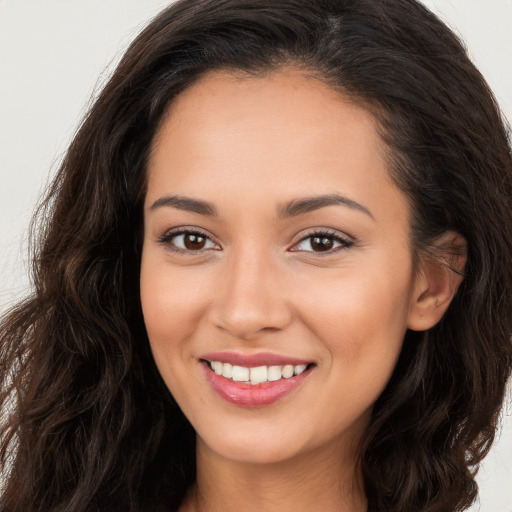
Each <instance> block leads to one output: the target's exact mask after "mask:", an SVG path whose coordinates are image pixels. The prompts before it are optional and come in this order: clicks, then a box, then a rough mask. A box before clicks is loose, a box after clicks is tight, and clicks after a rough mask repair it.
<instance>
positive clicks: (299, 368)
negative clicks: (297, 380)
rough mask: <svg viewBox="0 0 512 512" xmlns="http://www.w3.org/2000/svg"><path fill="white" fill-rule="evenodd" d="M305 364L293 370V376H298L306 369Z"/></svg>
mask: <svg viewBox="0 0 512 512" xmlns="http://www.w3.org/2000/svg"><path fill="white" fill-rule="evenodd" d="M307 366H308V365H307V364H298V365H297V366H296V367H295V369H294V372H293V373H294V374H295V375H300V374H301V373H302V372H303V371H304V370H305V369H306V368H307Z"/></svg>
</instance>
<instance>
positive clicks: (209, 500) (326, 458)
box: [180, 439, 367, 512]
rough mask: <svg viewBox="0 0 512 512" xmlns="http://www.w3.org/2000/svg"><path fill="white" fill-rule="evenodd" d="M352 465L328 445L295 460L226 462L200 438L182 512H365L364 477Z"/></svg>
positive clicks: (351, 458) (350, 458)
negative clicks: (191, 483)
mask: <svg viewBox="0 0 512 512" xmlns="http://www.w3.org/2000/svg"><path fill="white" fill-rule="evenodd" d="M344 459H346V460H350V461H351V462H350V463H347V461H346V460H344ZM353 461H354V457H353V456H352V457H340V456H339V453H334V452H333V450H332V446H331V447H330V448H329V449H328V450H327V449H326V450H317V451H315V453H314V454H313V453H310V454H308V453H306V454H302V455H300V456H298V457H296V458H294V459H293V460H285V461H280V462H274V463H271V464H251V463H245V462H237V461H232V460H227V459H225V458H223V457H221V456H219V455H218V454H216V453H214V452H212V451H211V450H209V448H208V447H207V446H206V445H205V444H204V443H203V442H202V441H201V440H200V439H198V442H197V480H196V483H195V484H194V486H193V487H192V488H191V489H190V490H189V492H188V494H187V496H186V498H185V500H184V502H183V506H182V507H181V508H180V512H235V511H237V512H238V511H240V510H243V511H244V512H256V511H257V512H274V511H275V510H279V511H280V512H306V511H307V512H310V511H311V510H322V511H323V512H365V511H366V506H367V503H366V496H365V493H364V485H363V478H362V474H361V471H360V469H358V467H357V466H356V465H355V464H354V462H353Z"/></svg>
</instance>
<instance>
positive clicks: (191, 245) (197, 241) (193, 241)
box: [184, 234, 206, 250]
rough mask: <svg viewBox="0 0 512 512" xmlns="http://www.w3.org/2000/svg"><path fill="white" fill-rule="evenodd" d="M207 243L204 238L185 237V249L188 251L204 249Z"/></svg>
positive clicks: (196, 236)
mask: <svg viewBox="0 0 512 512" xmlns="http://www.w3.org/2000/svg"><path fill="white" fill-rule="evenodd" d="M205 242H206V238H205V237H204V236H198V235H193V234H189V235H186V236H185V240H184V243H185V247H186V248H187V249H192V250H194V249H202V248H203V247H204V244H205Z"/></svg>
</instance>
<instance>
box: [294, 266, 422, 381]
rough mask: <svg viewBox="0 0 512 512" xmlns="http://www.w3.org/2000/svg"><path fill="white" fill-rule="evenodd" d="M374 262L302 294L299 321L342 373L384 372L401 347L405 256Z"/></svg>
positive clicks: (407, 278) (406, 296) (406, 294)
mask: <svg viewBox="0 0 512 512" xmlns="http://www.w3.org/2000/svg"><path fill="white" fill-rule="evenodd" d="M380 260H381V264H382V266H380V265H377V264H375V265H373V266H368V267H367V270H362V269H359V271H356V269H354V268H351V269H347V271H346V272H345V270H344V271H343V275H340V276H339V278H338V279H332V280H330V282H327V280H326V282H325V283H323V286H317V287H316V292H315V293H314V294H313V297H311V295H310V296H309V297H307V298H306V296H304V297H305V301H306V302H305V307H304V308H303V313H304V315H305V316H304V317H303V319H304V323H306V324H307V325H308V327H309V329H310V330H311V331H313V332H314V333H315V335H316V337H317V338H318V339H321V340H323V343H324V344H325V346H326V348H327V349H328V351H329V352H330V357H331V360H332V363H333V364H334V365H335V366H343V367H344V368H343V371H344V372H346V371H350V372H352V371H354V374H355V372H356V371H358V370H362V371H363V373H364V371H370V372H371V371H375V372H376V374H377V373H378V374H382V373H384V374H386V375H387V374H388V373H390V372H391V371H392V369H393V367H394V364H395V362H396V359H397V357H398V353H399V351H400V349H401V345H402V341H403V337H404V335H405V332H406V328H407V318H408V311H409V301H410V293H411V284H412V280H411V279H412V278H411V276H412V271H411V272H408V269H409V268H410V263H409V260H405V261H401V262H399V261H396V262H392V263H389V262H386V261H385V260H384V261H382V258H380ZM383 267H384V268H383ZM384 270H385V271H384ZM316 284H317V285H318V284H319V283H318V282H317V283H316ZM347 368H348V370H347Z"/></svg>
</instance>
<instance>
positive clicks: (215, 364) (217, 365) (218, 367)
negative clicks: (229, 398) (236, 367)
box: [211, 361, 223, 375]
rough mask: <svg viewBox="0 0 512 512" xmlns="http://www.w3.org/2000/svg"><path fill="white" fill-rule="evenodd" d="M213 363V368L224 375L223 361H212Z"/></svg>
mask: <svg viewBox="0 0 512 512" xmlns="http://www.w3.org/2000/svg"><path fill="white" fill-rule="evenodd" d="M211 365H212V370H213V371H214V372H215V373H216V374H217V375H222V366H223V364H222V363H221V362H219V361H212V362H211Z"/></svg>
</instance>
